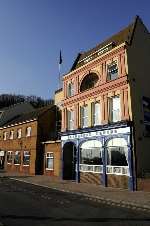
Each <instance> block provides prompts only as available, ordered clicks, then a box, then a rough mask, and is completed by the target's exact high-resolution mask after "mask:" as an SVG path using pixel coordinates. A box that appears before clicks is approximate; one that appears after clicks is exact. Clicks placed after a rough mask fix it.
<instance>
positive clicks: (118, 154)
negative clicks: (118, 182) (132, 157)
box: [107, 138, 128, 166]
mask: <svg viewBox="0 0 150 226" xmlns="http://www.w3.org/2000/svg"><path fill="white" fill-rule="evenodd" d="M107 154H108V157H107V164H108V165H111V166H128V147H127V142H126V140H125V139H124V138H113V139H111V140H110V141H109V142H108V144H107Z"/></svg>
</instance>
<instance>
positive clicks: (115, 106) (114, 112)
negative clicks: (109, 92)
mask: <svg viewBox="0 0 150 226" xmlns="http://www.w3.org/2000/svg"><path fill="white" fill-rule="evenodd" d="M120 120H121V112H120V97H119V96H115V97H113V98H110V99H109V121H110V122H118V121H120Z"/></svg>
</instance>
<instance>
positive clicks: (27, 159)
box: [23, 151, 30, 166]
mask: <svg viewBox="0 0 150 226" xmlns="http://www.w3.org/2000/svg"><path fill="white" fill-rule="evenodd" d="M23 165H24V166H29V165H30V151H24V152H23Z"/></svg>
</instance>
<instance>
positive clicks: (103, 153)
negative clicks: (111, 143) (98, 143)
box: [102, 138, 107, 187]
mask: <svg viewBox="0 0 150 226" xmlns="http://www.w3.org/2000/svg"><path fill="white" fill-rule="evenodd" d="M106 151H107V150H106V147H105V138H103V142H102V161H103V175H102V184H103V186H105V187H107V174H106V165H107V156H106V154H107V153H106Z"/></svg>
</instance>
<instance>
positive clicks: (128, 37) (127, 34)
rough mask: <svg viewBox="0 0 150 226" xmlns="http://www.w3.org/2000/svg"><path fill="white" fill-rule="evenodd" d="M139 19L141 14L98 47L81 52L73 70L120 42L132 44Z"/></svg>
mask: <svg viewBox="0 0 150 226" xmlns="http://www.w3.org/2000/svg"><path fill="white" fill-rule="evenodd" d="M138 19H139V20H141V19H140V18H139V16H136V17H135V18H134V21H133V22H132V23H131V24H129V25H128V26H127V27H125V28H124V29H123V30H121V31H120V32H118V33H117V34H115V35H113V36H111V37H110V38H108V39H107V40H105V41H103V42H102V43H100V44H98V45H97V46H96V47H94V48H92V49H90V50H88V51H86V52H83V53H79V54H78V56H77V57H76V59H75V61H74V63H73V66H72V68H71V71H73V70H75V69H77V68H79V67H81V66H82V65H84V64H86V63H87V62H88V60H87V59H88V58H91V59H89V61H90V60H93V59H94V58H96V57H98V56H99V55H100V54H101V53H103V52H106V50H107V51H108V50H110V49H112V48H114V47H116V46H119V45H120V44H122V43H124V42H127V43H128V44H130V43H131V41H132V37H133V34H134V29H135V26H136V23H137V20H138ZM105 47H106V48H105Z"/></svg>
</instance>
